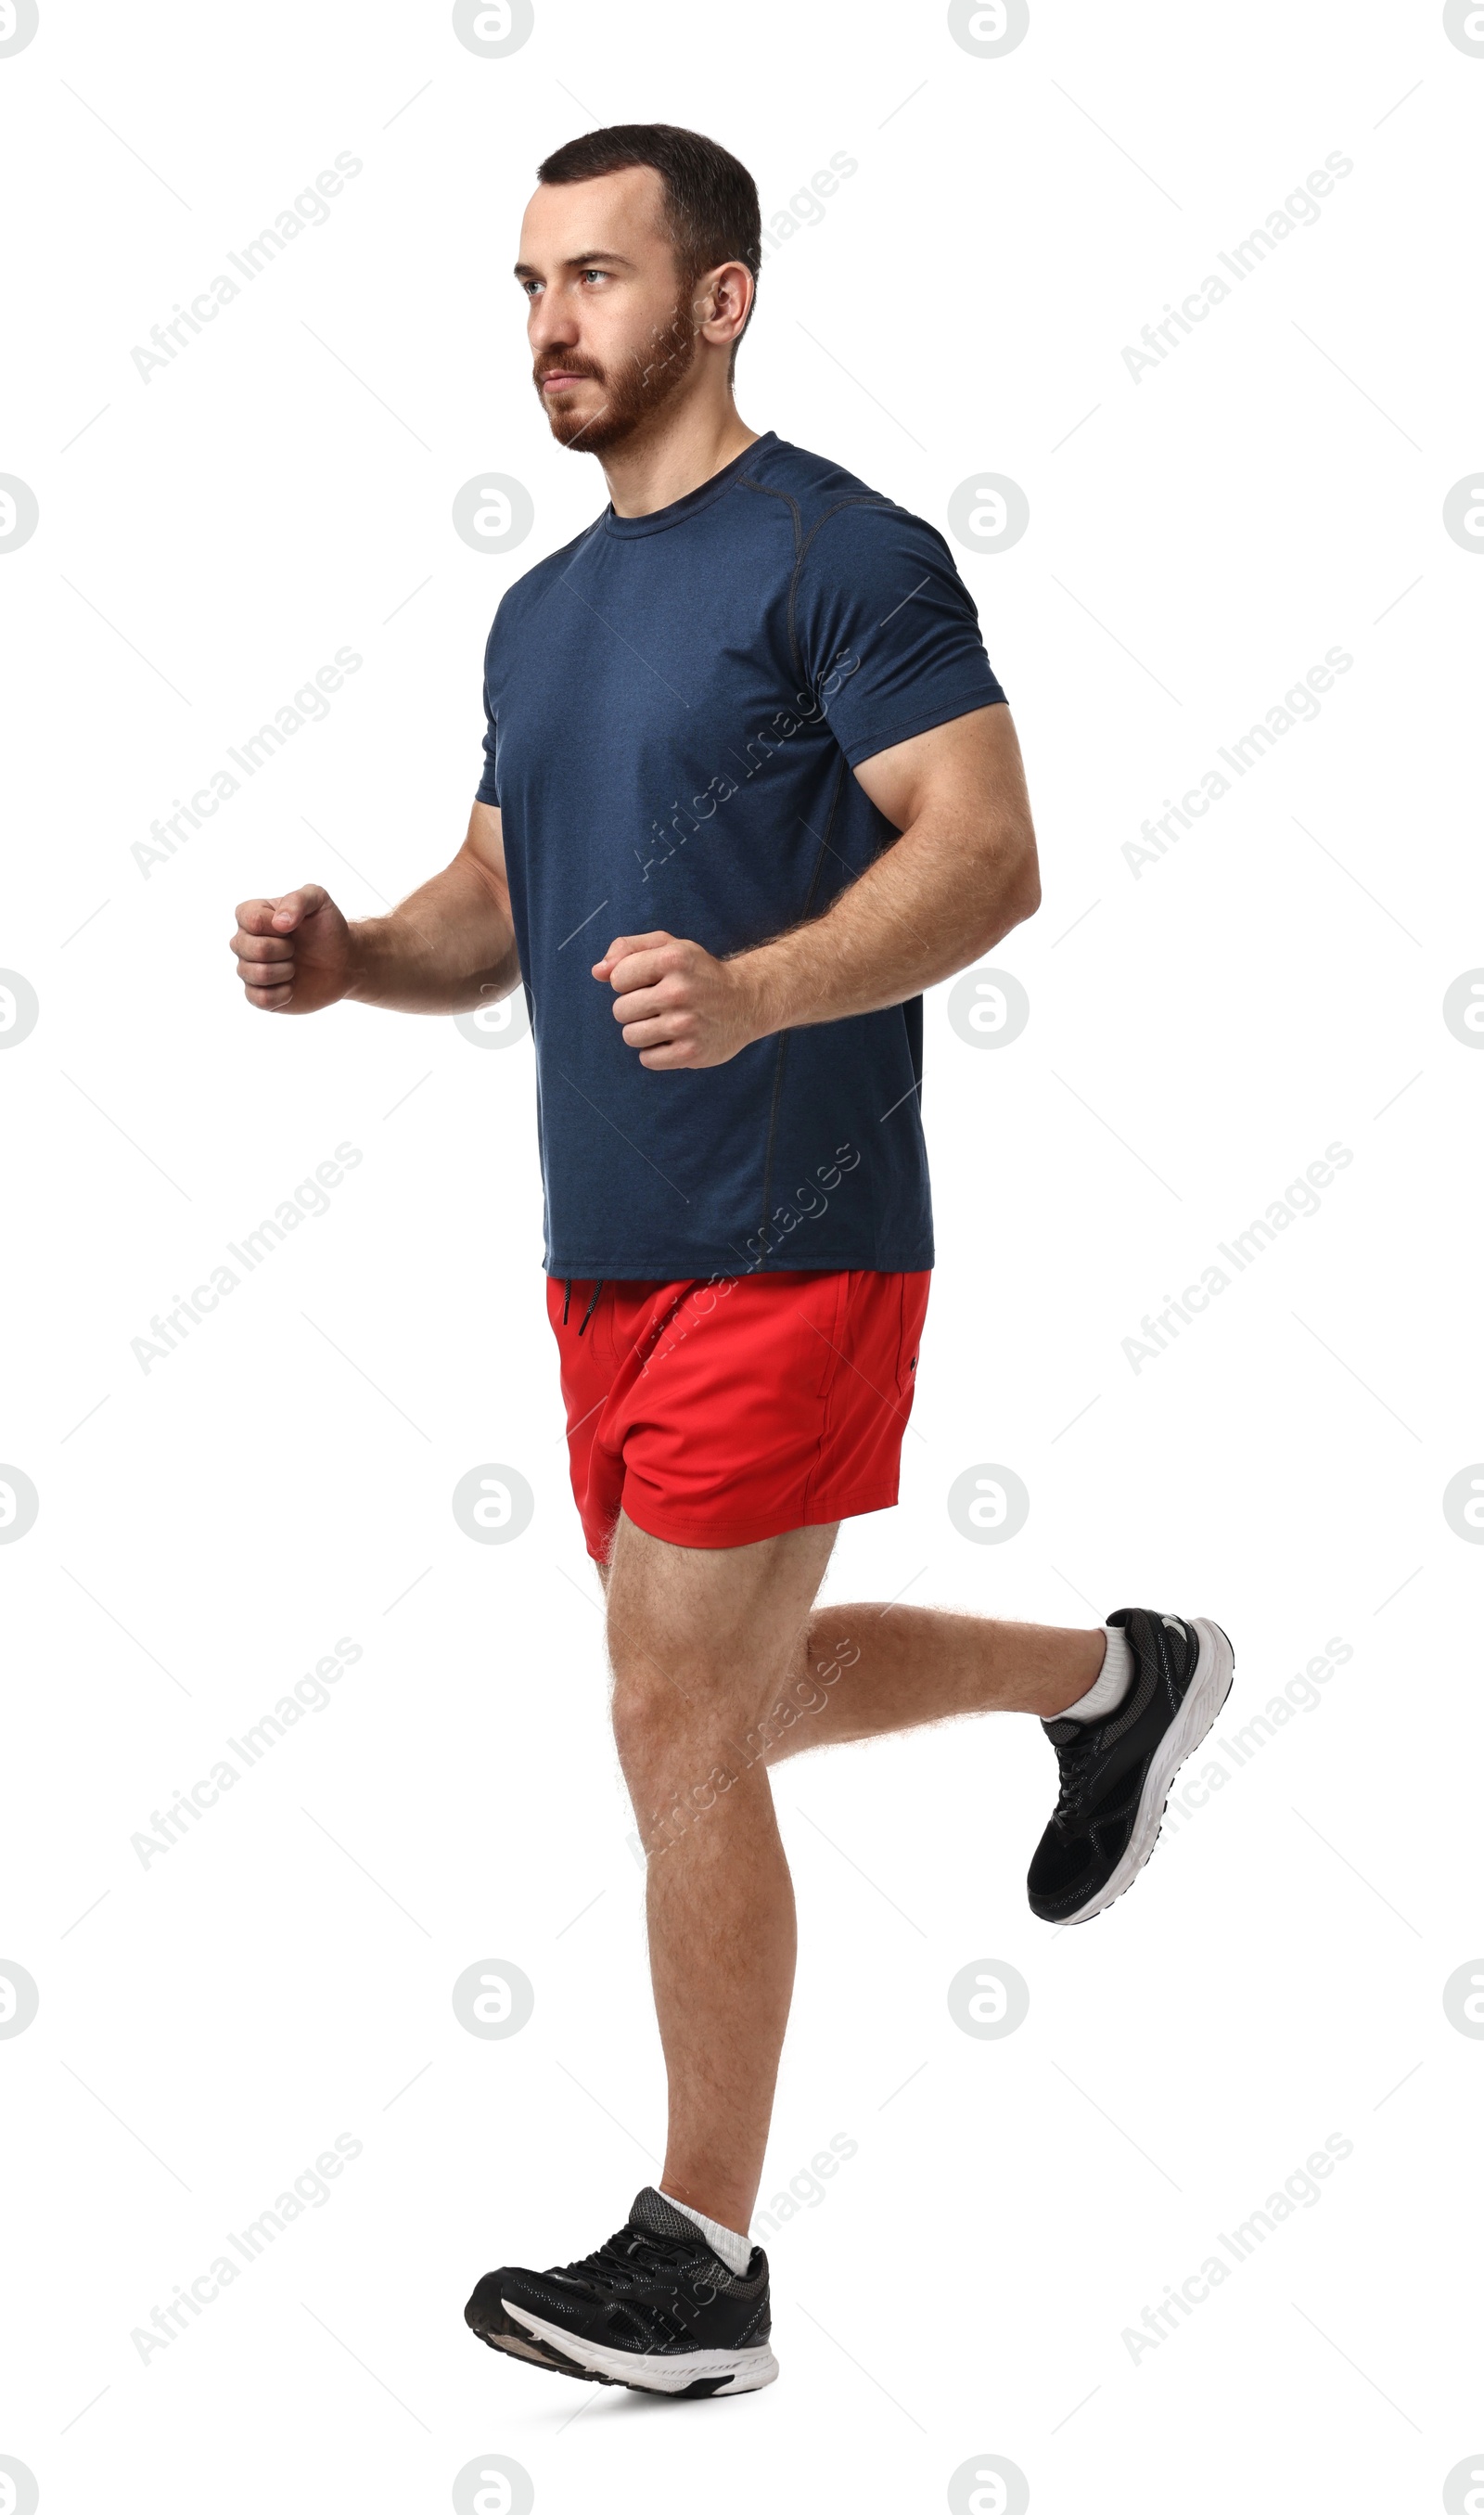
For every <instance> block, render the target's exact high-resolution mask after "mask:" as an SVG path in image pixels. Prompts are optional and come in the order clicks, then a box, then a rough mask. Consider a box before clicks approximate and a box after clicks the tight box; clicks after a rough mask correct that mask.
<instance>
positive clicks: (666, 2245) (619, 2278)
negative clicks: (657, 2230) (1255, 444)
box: [566, 2226, 704, 2287]
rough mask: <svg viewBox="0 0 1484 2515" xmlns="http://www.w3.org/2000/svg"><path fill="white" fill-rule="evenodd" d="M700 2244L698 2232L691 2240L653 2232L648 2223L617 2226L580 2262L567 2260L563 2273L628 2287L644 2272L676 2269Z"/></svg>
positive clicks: (672, 2270)
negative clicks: (633, 2225) (693, 2239)
mask: <svg viewBox="0 0 1484 2515" xmlns="http://www.w3.org/2000/svg"><path fill="white" fill-rule="evenodd" d="M700 2246H701V2239H700V2238H699V2236H698V2237H697V2238H696V2240H695V2243H694V2244H691V2243H687V2242H685V2241H684V2240H683V2239H682V2238H680V2237H679V2236H660V2235H656V2234H654V2233H653V2231H652V2230H651V2229H649V2228H647V2227H632V2226H629V2227H620V2228H619V2229H618V2231H617V2233H616V2234H615V2235H612V2236H609V2237H608V2238H606V2240H605V2241H604V2242H603V2243H602V2244H600V2245H599V2246H598V2249H597V2251H596V2252H592V2253H586V2254H584V2256H583V2258H582V2260H581V2261H580V2262H568V2264H567V2266H566V2276H567V2278H568V2279H590V2280H599V2281H601V2282H602V2283H603V2284H604V2285H605V2286H606V2285H608V2284H610V2283H616V2284H617V2285H618V2286H619V2287H630V2286H632V2285H633V2284H634V2282H635V2281H637V2280H640V2279H642V2278H644V2277H645V2275H646V2274H652V2273H654V2272H656V2271H658V2272H668V2273H674V2272H676V2271H678V2270H679V2269H680V2265H681V2263H682V2262H685V2261H688V2260H689V2259H690V2258H691V2257H692V2256H693V2255H694V2253H695V2251H696V2249H697V2247H700ZM702 2249H704V2247H702Z"/></svg>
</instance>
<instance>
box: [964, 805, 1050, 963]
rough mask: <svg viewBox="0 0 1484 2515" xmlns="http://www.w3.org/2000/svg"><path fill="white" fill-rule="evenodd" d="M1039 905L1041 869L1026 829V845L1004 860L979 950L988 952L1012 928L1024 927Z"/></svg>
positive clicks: (985, 921) (984, 925)
mask: <svg viewBox="0 0 1484 2515" xmlns="http://www.w3.org/2000/svg"><path fill="white" fill-rule="evenodd" d="M1040 906H1041V870H1040V867H1039V865H1038V863H1037V861H1036V843H1035V840H1034V839H1033V838H1031V836H1030V834H1029V833H1028V832H1027V834H1026V838H1025V843H1024V845H1022V846H1019V847H1017V848H1016V849H1015V851H1014V854H1013V856H1012V857H1011V858H1010V861H1009V862H1006V861H1005V860H1004V859H1002V861H1001V868H1000V878H999V880H998V882H997V883H996V885H995V890H994V898H993V900H992V901H991V902H989V903H987V907H986V914H985V917H984V920H983V925H982V930H981V933H980V937H979V942H978V952H980V953H983V952H987V951H989V950H990V949H991V948H992V946H993V945H994V944H996V943H998V942H1000V941H1001V940H1002V938H1003V937H1004V936H1005V935H1007V934H1009V933H1010V930H1011V928H1014V927H1016V926H1023V925H1024V924H1025V922H1026V919H1027V918H1029V917H1034V916H1035V914H1036V911H1037V909H1038V908H1039V907H1040Z"/></svg>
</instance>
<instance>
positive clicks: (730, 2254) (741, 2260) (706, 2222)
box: [660, 2185, 753, 2279]
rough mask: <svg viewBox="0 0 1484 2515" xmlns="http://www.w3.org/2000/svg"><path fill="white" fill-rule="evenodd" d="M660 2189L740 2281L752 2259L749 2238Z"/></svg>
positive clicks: (671, 2204)
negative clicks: (695, 2227)
mask: <svg viewBox="0 0 1484 2515" xmlns="http://www.w3.org/2000/svg"><path fill="white" fill-rule="evenodd" d="M660 2189H661V2192H662V2193H663V2196H664V2198H665V2200H667V2201H668V2202H669V2204H670V2206H671V2208H672V2209H679V2210H680V2214H681V2216H682V2217H685V2218H689V2219H691V2220H692V2221H693V2222H694V2224H695V2225H696V2226H698V2227H699V2228H700V2230H701V2233H702V2235H703V2236H704V2237H705V2239H706V2242H707V2243H708V2245H709V2246H710V2247H711V2249H712V2251H713V2252H714V2253H716V2254H718V2255H719V2256H720V2258H721V2260H722V2261H723V2262H724V2263H725V2264H726V2267H727V2269H728V2270H729V2271H735V2272H736V2274H737V2277H738V2278H739V2279H740V2278H741V2277H742V2275H743V2273H744V2271H745V2270H746V2268H747V2265H748V2263H749V2262H750V2261H751V2260H752V2257H753V2240H752V2238H751V2236H739V2235H738V2234H737V2232H736V2230H735V2228H733V2227H723V2226H722V2225H721V2222H720V2220H719V2219H716V2218H706V2217H703V2216H702V2214H701V2212H700V2210H699V2209H692V2207H691V2206H690V2204H689V2202H688V2201H677V2199H676V2197H675V2194H674V2193H673V2192H665V2191H664V2187H663V2185H661V2187H660Z"/></svg>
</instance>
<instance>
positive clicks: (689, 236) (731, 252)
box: [536, 122, 763, 356]
mask: <svg viewBox="0 0 1484 2515" xmlns="http://www.w3.org/2000/svg"><path fill="white" fill-rule="evenodd" d="M626 166H652V167H653V168H654V171H655V173H656V174H657V175H658V176H659V178H660V181H661V183H662V185H663V186H664V203H665V215H666V219H667V222H668V225H669V228H670V236H671V241H672V243H673V244H674V246H675V252H676V259H677V260H678V262H679V263H680V274H681V277H682V278H683V280H684V282H685V285H686V287H687V288H688V287H689V286H690V285H691V284H692V283H693V282H694V281H695V280H697V279H698V278H699V277H700V275H701V273H702V271H703V270H715V269H716V268H717V266H718V264H719V263H722V262H740V263H743V264H745V265H746V267H747V268H748V270H750V271H751V273H752V277H753V283H754V286H755V287H756V285H757V279H758V273H759V271H760V270H761V269H762V268H763V211H762V205H761V204H760V202H759V199H758V186H757V185H756V184H755V183H754V182H753V179H752V177H751V175H749V173H748V171H747V168H746V167H745V166H744V165H743V164H742V163H741V161H740V159H738V158H736V157H733V156H732V154H731V152H730V150H729V149H726V148H722V147H721V145H720V144H719V143H718V142H717V141H715V140H707V139H706V138H705V137H704V136H703V135H702V133H700V132H699V131H681V130H680V128H679V127H678V126H677V125H676V124H675V123H673V122H615V123H611V124H610V125H609V126H608V128H607V129H606V130H603V131H587V132H584V134H583V136H582V138H581V139H580V140H569V141H568V142H567V144H566V145H565V147H563V148H556V149H554V150H553V152H552V154H551V156H550V157H546V158H543V160H542V162H541V164H540V165H539V166H538V167H537V169H536V181H537V183H538V184H589V183H592V182H593V181H595V179H596V178H597V177H598V176H599V175H617V174H620V173H621V172H622V171H623V169H624V168H625V167H626ZM747 321H748V322H749V323H750V322H751V321H752V309H751V307H749V309H748V316H747ZM746 329H747V324H746V323H744V324H743V326H742V331H743V332H745V331H746ZM741 337H742V334H741V333H738V335H737V339H738V340H739V341H740V339H741ZM733 355H734V356H735V344H733Z"/></svg>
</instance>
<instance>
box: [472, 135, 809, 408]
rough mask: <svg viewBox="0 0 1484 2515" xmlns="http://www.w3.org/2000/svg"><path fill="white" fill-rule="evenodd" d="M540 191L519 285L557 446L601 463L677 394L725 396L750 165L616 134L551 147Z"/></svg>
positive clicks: (750, 277) (748, 245)
mask: <svg viewBox="0 0 1484 2515" xmlns="http://www.w3.org/2000/svg"><path fill="white" fill-rule="evenodd" d="M537 182H538V185H539V186H540V188H539V190H537V191H536V192H535V193H534V194H533V196H532V198H531V201H530V204H529V206H528V208H527V210H526V213H525V217H524V219H523V221H522V223H521V228H520V259H519V261H518V262H517V263H516V265H515V276H516V278H517V279H518V280H519V282H520V285H521V287H522V289H523V290H524V291H525V294H526V296H527V298H528V299H529V301H530V316H529V320H528V323H527V326H526V329H527V333H528V336H529V339H530V344H531V350H532V355H533V369H532V373H533V380H534V383H535V386H536V390H537V392H538V393H539V394H540V395H541V400H542V405H543V408H544V409H545V411H546V413H547V416H548V418H549V420H550V421H551V426H552V433H553V435H554V436H555V437H556V438H557V440H558V442H559V443H561V444H563V445H570V446H574V447H576V448H578V449H579V450H580V451H582V452H584V453H588V454H601V453H603V452H605V451H606V450H607V449H608V448H609V447H612V446H617V445H621V444H624V443H625V442H627V441H629V440H631V439H633V438H634V437H635V436H636V435H638V434H639V433H640V432H641V431H643V430H644V429H645V428H646V427H647V425H648V424H649V423H651V422H652V421H653V419H654V417H655V415H656V414H657V413H658V412H659V411H661V410H663V409H665V408H666V407H667V405H670V404H671V403H673V401H674V400H675V398H676V397H677V396H679V395H680V394H682V393H689V392H725V391H726V390H727V389H728V387H729V384H730V379H731V372H732V367H733V365H734V364H735V360H736V351H737V344H738V342H739V341H740V340H741V337H742V334H743V333H744V332H745V330H746V329H747V324H748V319H749V316H750V315H751V312H752V306H753V294H754V290H755V288H756V285H757V278H758V271H759V268H760V267H761V264H762V259H763V252H762V216H761V213H760V209H759V204H758V187H757V186H756V184H755V183H754V182H753V179H752V177H751V176H750V175H749V173H748V172H747V169H746V167H745V166H742V165H739V164H738V162H737V160H736V158H735V157H733V156H730V155H729V154H728V152H727V151H726V149H724V148H720V147H718V145H717V144H716V142H715V141H714V140H704V139H702V137H701V135H700V134H699V133H698V132H694V131H679V130H677V129H675V128H674V127H673V125H671V124H670V123H666V122H634V123H619V124H617V125H615V126H614V127H613V128H612V129H611V130H607V131H590V132H588V133H587V134H585V136H584V137H583V138H582V139H581V140H572V141H569V142H568V143H567V144H566V146H565V147H564V148H558V149H556V151H555V153H554V154H553V155H552V156H550V157H548V158H547V159H546V160H545V161H544V163H543V164H542V165H541V166H540V167H539V168H538V169H537Z"/></svg>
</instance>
